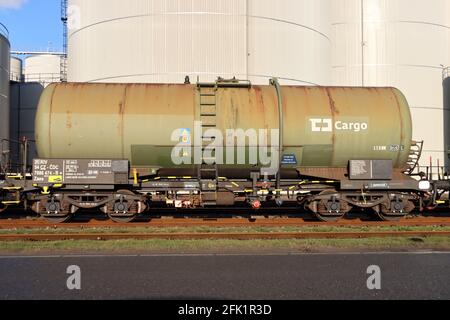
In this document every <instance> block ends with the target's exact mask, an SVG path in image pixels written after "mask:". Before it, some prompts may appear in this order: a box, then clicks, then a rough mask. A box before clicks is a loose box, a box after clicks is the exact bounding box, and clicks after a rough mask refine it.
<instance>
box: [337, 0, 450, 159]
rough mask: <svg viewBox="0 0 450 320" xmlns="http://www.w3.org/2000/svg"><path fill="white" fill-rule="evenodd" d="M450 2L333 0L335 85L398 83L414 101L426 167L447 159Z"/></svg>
mask: <svg viewBox="0 0 450 320" xmlns="http://www.w3.org/2000/svg"><path fill="white" fill-rule="evenodd" d="M449 32H450V0H433V1H423V0H332V39H333V62H332V68H333V84H334V85H350V86H394V87H397V88H399V89H400V90H401V91H402V92H403V93H404V94H405V96H406V98H407V99H408V101H409V103H410V105H411V113H412V118H413V128H414V134H413V137H414V139H415V140H418V141H420V140H425V144H424V150H423V151H424V152H423V155H422V162H421V163H422V165H429V159H430V157H432V159H433V165H434V166H436V165H437V161H438V160H439V161H440V164H441V165H442V164H443V163H444V160H445V159H446V153H445V152H444V151H445V150H444V148H445V147H444V120H443V119H444V118H448V117H450V110H444V108H443V104H442V66H448V65H450V37H449Z"/></svg>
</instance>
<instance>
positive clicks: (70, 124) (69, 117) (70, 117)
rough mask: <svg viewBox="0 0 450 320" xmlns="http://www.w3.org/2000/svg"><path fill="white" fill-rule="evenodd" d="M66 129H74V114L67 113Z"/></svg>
mask: <svg viewBox="0 0 450 320" xmlns="http://www.w3.org/2000/svg"><path fill="white" fill-rule="evenodd" d="M66 128H67V129H72V112H70V111H67V113H66Z"/></svg>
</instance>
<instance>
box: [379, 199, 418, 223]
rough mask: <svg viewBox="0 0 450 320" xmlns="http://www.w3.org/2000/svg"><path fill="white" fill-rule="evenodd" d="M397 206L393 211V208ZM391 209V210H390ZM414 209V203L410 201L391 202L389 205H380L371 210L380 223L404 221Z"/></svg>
mask: <svg viewBox="0 0 450 320" xmlns="http://www.w3.org/2000/svg"><path fill="white" fill-rule="evenodd" d="M397 205H398V206H399V207H398V208H397V210H395V206H397ZM391 207H392V208H391ZM414 208H415V205H414V203H412V202H411V201H405V202H404V203H403V202H393V203H391V204H388V203H382V204H380V205H378V206H375V207H374V208H373V210H374V211H375V213H376V214H377V216H378V217H379V218H380V219H381V220H382V221H389V222H396V221H400V220H402V219H404V218H405V217H406V216H407V215H408V214H409V213H411V212H412V211H413V210H414Z"/></svg>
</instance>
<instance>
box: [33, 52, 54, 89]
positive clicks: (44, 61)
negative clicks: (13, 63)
mask: <svg viewBox="0 0 450 320" xmlns="http://www.w3.org/2000/svg"><path fill="white" fill-rule="evenodd" d="M24 74H25V81H26V82H39V83H41V84H43V85H44V86H46V85H49V84H50V83H53V82H59V81H60V80H61V57H60V56H59V55H55V54H51V53H48V54H38V55H31V56H28V57H27V58H26V59H25V70H24Z"/></svg>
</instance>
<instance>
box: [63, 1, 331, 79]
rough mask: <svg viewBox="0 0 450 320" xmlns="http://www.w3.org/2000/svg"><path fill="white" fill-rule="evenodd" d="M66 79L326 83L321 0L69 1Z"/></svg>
mask: <svg viewBox="0 0 450 320" xmlns="http://www.w3.org/2000/svg"><path fill="white" fill-rule="evenodd" d="M69 11H70V14H71V21H70V22H71V23H69V39H68V43H69V56H68V57H69V58H68V80H69V81H70V82H115V83H138V82H144V83H183V82H184V79H185V76H186V75H189V76H191V81H196V79H197V76H199V78H200V81H214V80H215V79H216V78H217V76H221V77H224V78H231V77H234V76H236V77H237V78H240V79H249V80H251V81H252V83H254V84H267V83H268V82H269V79H270V78H272V77H278V78H279V79H280V82H281V83H282V84H289V83H290V84H299V85H301V84H313V85H327V84H329V82H330V71H331V52H330V50H331V43H330V37H329V33H330V26H329V19H330V16H329V14H330V8H329V2H328V0H284V1H272V0H227V1H223V0H208V1H197V0H132V1H123V0H96V1H87V0H69Z"/></svg>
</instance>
